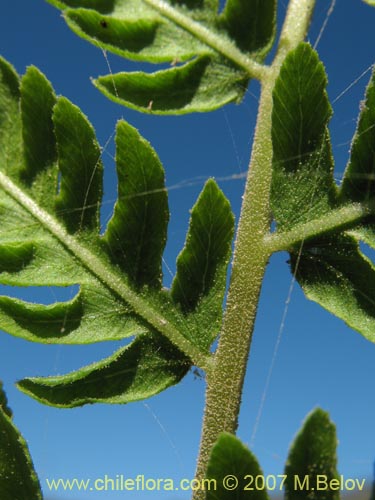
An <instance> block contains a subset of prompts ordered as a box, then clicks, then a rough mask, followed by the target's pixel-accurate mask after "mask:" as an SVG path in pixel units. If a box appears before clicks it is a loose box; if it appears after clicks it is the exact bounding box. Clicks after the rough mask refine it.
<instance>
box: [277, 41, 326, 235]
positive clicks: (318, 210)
mask: <svg viewBox="0 0 375 500" xmlns="http://www.w3.org/2000/svg"><path fill="white" fill-rule="evenodd" d="M326 84H327V79H326V75H325V71H324V67H323V64H322V63H321V62H320V61H319V59H318V55H317V53H316V52H315V51H313V50H312V48H311V47H310V45H308V44H307V43H302V44H300V45H299V46H298V47H297V49H295V50H294V51H292V52H291V53H290V54H289V55H288V56H287V57H286V59H285V62H284V64H283V65H282V67H281V70H280V75H279V77H278V79H277V81H276V84H275V88H274V93H273V103H274V105H273V111H272V144H273V177H272V195H271V204H272V211H273V213H274V216H275V219H276V221H277V223H278V228H279V229H282V230H284V229H290V228H291V227H293V226H294V225H295V224H297V223H301V222H306V221H308V220H310V219H313V218H317V217H320V216H322V215H323V214H324V213H325V212H327V211H329V210H330V209H331V206H332V205H333V201H334V196H335V187H334V181H333V176H332V170H333V160H332V157H331V151H330V145H329V136H328V130H327V125H328V120H329V118H330V116H331V107H330V104H329V101H328V97H327V94H326V91H325V86H326Z"/></svg>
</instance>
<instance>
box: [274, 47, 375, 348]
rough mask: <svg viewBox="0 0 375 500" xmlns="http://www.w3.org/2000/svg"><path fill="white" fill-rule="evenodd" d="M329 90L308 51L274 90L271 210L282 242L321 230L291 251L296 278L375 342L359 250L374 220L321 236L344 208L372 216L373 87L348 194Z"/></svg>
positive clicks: (371, 279) (374, 273)
mask: <svg viewBox="0 0 375 500" xmlns="http://www.w3.org/2000/svg"><path fill="white" fill-rule="evenodd" d="M326 83H327V80H326V76H325V72H324V68H323V66H322V64H321V62H320V61H319V60H318V57H317V55H316V53H315V52H314V51H313V50H312V48H311V47H310V46H309V45H308V44H305V43H303V44H300V45H299V46H298V47H297V49H295V50H294V51H293V52H292V53H290V54H289V55H288V56H287V58H286V59H285V62H284V64H283V66H282V68H281V71H280V75H279V78H278V79H277V81H276V84H275V88H274V95H273V99H274V109H273V116H272V120H273V124H272V125H273V128H272V141H273V151H274V157H273V160H274V172H273V179H272V196H271V205H272V211H273V214H274V216H275V219H276V222H277V227H278V231H277V232H276V237H277V234H278V233H279V234H281V233H287V232H288V231H290V230H293V231H295V232H296V230H297V229H298V228H299V227H300V228H302V227H303V225H304V224H306V223H314V225H315V230H316V233H315V234H313V231H311V235H310V236H309V238H308V240H303V239H302V240H301V239H299V240H297V241H296V242H295V243H294V244H293V245H291V246H290V247H289V248H288V250H289V252H290V254H291V264H292V272H293V273H294V274H295V276H296V278H297V280H298V281H299V283H300V284H301V286H302V288H303V290H304V292H305V294H306V296H307V297H308V298H309V299H312V300H314V301H316V302H318V303H319V304H320V305H322V306H323V307H324V308H326V309H327V310H329V311H330V312H332V313H333V314H335V315H336V316H338V317H339V318H341V319H343V320H344V321H345V322H346V323H347V324H348V325H350V326H351V327H352V328H354V329H356V330H357V331H359V332H360V333H361V334H362V335H364V336H365V337H366V338H367V339H369V340H371V341H375V337H374V334H373V331H374V326H375V323H374V319H375V308H374V301H373V297H374V295H375V269H374V266H373V264H372V262H371V261H370V260H369V259H367V258H366V257H365V256H364V255H363V254H362V253H361V252H360V250H359V244H358V240H359V239H360V238H362V239H364V240H365V241H368V242H370V243H371V241H374V240H372V226H371V223H372V220H373V217H372V216H371V217H369V216H368V215H367V214H368V211H367V212H366V210H363V214H364V215H363V216H362V218H361V219H357V220H356V221H355V222H352V223H351V224H348V225H347V226H346V227H345V224H344V225H343V224H342V223H341V226H340V225H339V224H340V222H341V221H338V224H337V227H336V228H335V227H333V228H332V229H331V230H330V232H329V233H325V234H324V233H323V234H321V233H322V231H321V229H320V227H321V221H323V220H325V218H326V217H327V216H329V215H330V214H332V213H333V212H334V211H335V210H336V209H338V208H340V207H348V208H350V204H352V203H353V202H357V203H358V202H361V203H363V207H364V208H365V207H369V206H370V204H371V203H373V201H372V198H371V193H372V191H371V190H373V189H372V183H373V181H372V180H371V178H372V176H373V168H374V167H373V147H372V141H373V139H374V138H375V136H374V133H373V130H372V129H373V124H374V119H375V114H374V105H375V99H374V90H373V83H371V84H370V86H369V89H368V92H367V99H366V103H365V105H364V108H363V112H362V114H361V117H360V121H359V125H358V130H357V133H356V136H355V139H354V143H353V148H352V156H351V161H350V163H349V166H348V168H347V171H346V173H345V177H344V181H343V184H342V187H341V192H338V189H337V187H336V185H335V183H334V180H333V175H332V171H333V160H332V155H331V148H330V142H329V133H328V129H327V125H328V120H329V118H330V115H331V108H330V105H329V102H328V98H327V95H326V91H325V86H326ZM363 177H366V179H365V180H364V179H363ZM345 229H346V231H345ZM297 233H298V231H297ZM297 233H296V234H297ZM291 247H292V248H291Z"/></svg>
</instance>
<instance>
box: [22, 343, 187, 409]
mask: <svg viewBox="0 0 375 500" xmlns="http://www.w3.org/2000/svg"><path fill="white" fill-rule="evenodd" d="M175 351H176V349H175V348H174V347H173V346H172V345H171V344H170V343H169V342H168V341H166V340H164V339H163V338H161V337H160V336H159V335H158V336H156V335H153V336H145V335H139V336H138V337H137V338H136V339H135V340H134V341H133V342H132V343H131V344H130V345H129V346H127V347H123V348H121V349H119V350H118V351H117V352H116V353H115V354H113V355H112V356H110V357H108V358H106V359H103V360H102V361H100V362H98V363H94V364H92V365H90V366H86V367H84V368H82V369H81V370H79V371H75V372H72V373H68V374H67V375H63V376H57V377H48V378H27V379H24V380H22V381H21V382H19V383H18V384H17V385H18V388H19V389H21V390H22V391H23V392H25V393H26V394H29V395H30V396H32V397H33V398H35V399H37V400H38V401H40V402H42V403H45V404H48V405H52V406H58V407H60V408H72V407H75V406H81V405H83V404H87V403H110V404H124V403H130V402H133V401H139V400H141V399H147V398H149V397H150V396H153V395H155V394H157V393H158V392H161V391H163V390H164V389H167V388H168V387H169V386H171V385H173V384H175V383H176V382H177V381H179V380H180V379H181V378H182V377H183V376H184V375H185V374H186V372H187V371H188V370H189V368H190V365H191V363H190V360H189V359H188V358H186V357H184V356H181V355H180V356H177V355H176V352H175Z"/></svg>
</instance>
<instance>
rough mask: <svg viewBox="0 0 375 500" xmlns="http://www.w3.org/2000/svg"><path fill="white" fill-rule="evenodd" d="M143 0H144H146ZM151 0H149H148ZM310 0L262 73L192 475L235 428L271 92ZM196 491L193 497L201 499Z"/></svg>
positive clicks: (259, 277) (263, 223) (262, 202)
mask: <svg viewBox="0 0 375 500" xmlns="http://www.w3.org/2000/svg"><path fill="white" fill-rule="evenodd" d="M147 1H149V0H147ZM152 1H155V0H152ZM314 5H315V0H291V1H290V2H289V6H288V11H287V15H286V18H285V22H284V26H283V29H282V32H281V37H280V42H279V46H278V51H277V54H276V57H275V59H274V62H273V64H272V66H271V67H270V68H269V71H268V72H267V73H263V75H262V76H263V79H262V81H261V85H262V87H261V97H260V104H259V110H258V118H257V125H256V129H255V136H254V143H253V147H252V153H251V159H250V165H249V171H248V172H249V173H248V178H247V182H246V187H245V193H244V196H243V203H242V208H241V216H240V220H239V225H238V230H237V237H236V243H235V252H234V257H233V263H232V273H231V279H230V287H229V292H228V297H227V306H226V311H225V315H224V321H223V328H222V331H221V335H220V339H219V343H218V347H217V350H216V353H215V357H214V365H213V370H212V372H211V373H209V374H207V392H206V407H205V414H204V421H203V428H202V436H201V445H200V453H199V457H198V463H197V472H196V474H197V478H198V479H202V478H203V477H204V476H205V471H206V468H207V463H208V460H209V456H210V452H211V449H212V446H213V444H214V443H215V442H216V440H217V438H218V436H219V434H220V433H221V432H224V431H226V432H230V433H235V431H236V429H237V425H238V415H239V411H240V405H241V397H242V388H243V383H244V378H245V373H246V365H247V359H248V355H249V351H250V345H251V340H252V333H253V328H254V322H255V318H256V312H257V307H258V301H259V294H260V289H261V285H262V281H263V277H264V273H265V270H266V266H267V262H268V259H269V256H270V247H269V244H268V243H266V240H265V238H266V235H269V234H270V221H271V217H270V206H269V200H270V190H271V179H272V155H273V154H272V137H271V130H272V108H273V101H272V92H273V88H274V84H275V81H276V78H277V76H278V74H279V71H280V67H281V65H282V63H283V61H284V59H285V57H286V55H287V54H288V52H289V51H290V50H292V49H294V48H295V47H296V46H297V45H298V43H299V42H301V41H302V40H303V39H304V38H305V36H306V32H307V29H308V26H309V24H310V20H311V16H312V11H313V8H314ZM204 497H205V492H204V491H196V492H195V493H194V495H193V499H194V500H203V499H204Z"/></svg>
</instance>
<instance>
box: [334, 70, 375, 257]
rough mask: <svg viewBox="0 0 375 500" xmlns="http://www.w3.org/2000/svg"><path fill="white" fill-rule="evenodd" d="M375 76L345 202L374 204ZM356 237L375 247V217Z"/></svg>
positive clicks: (346, 182)
mask: <svg viewBox="0 0 375 500" xmlns="http://www.w3.org/2000/svg"><path fill="white" fill-rule="evenodd" d="M374 129H375V74H373V75H372V78H371V80H370V83H369V85H368V87H367V90H366V96H365V101H364V102H363V103H362V106H361V113H360V115H359V120H358V125H357V130H356V132H355V135H354V138H353V142H352V147H351V154H350V160H349V163H348V165H347V167H346V170H345V174H344V177H343V180H342V184H341V189H340V192H339V197H340V201H341V202H342V203H350V202H362V203H369V204H371V205H372V206H373V204H374V190H375V181H374V174H375V162H374V153H375V146H374V141H375V131H374ZM355 235H356V237H358V238H360V239H363V240H364V241H365V242H366V243H367V244H369V245H371V246H372V247H373V248H374V247H375V218H374V217H373V216H372V217H369V218H368V219H367V220H365V221H364V223H363V224H362V225H361V226H360V227H358V228H355Z"/></svg>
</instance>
